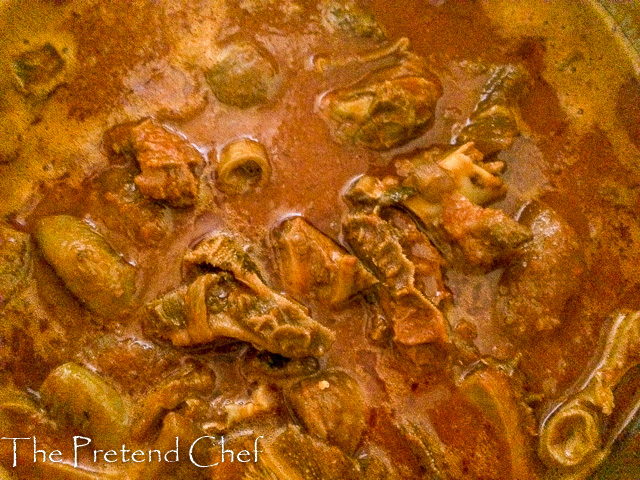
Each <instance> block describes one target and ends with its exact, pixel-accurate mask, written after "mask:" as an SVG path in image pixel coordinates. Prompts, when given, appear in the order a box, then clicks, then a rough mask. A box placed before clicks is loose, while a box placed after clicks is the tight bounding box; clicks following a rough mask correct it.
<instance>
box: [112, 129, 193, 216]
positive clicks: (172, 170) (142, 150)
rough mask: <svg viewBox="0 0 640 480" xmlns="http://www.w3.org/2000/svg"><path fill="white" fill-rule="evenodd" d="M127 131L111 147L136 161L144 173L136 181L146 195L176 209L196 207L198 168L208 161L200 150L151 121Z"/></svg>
mask: <svg viewBox="0 0 640 480" xmlns="http://www.w3.org/2000/svg"><path fill="white" fill-rule="evenodd" d="M123 127H124V126H123ZM124 130H125V131H126V133H124V135H123V138H117V139H116V140H115V142H114V143H113V144H112V145H111V148H112V149H113V150H114V151H115V152H116V153H122V154H125V155H126V154H130V155H132V156H133V157H134V158H135V160H136V162H137V163H138V167H139V168H140V171H141V172H140V174H139V175H137V176H136V177H135V179H134V181H135V184H136V186H137V187H138V188H139V189H140V192H141V193H142V195H144V196H145V197H147V198H149V199H152V200H156V201H159V202H164V203H166V204H167V205H170V206H172V207H188V206H191V205H193V204H194V203H195V200H196V197H197V195H198V178H197V177H196V175H195V173H194V169H195V168H196V167H198V166H200V165H201V164H202V163H203V162H204V160H203V158H202V156H201V155H200V153H199V152H198V150H196V149H195V147H194V146H193V145H191V144H190V143H189V142H188V141H187V140H186V139H184V138H183V137H181V136H180V135H178V134H177V133H174V132H171V131H169V130H167V129H166V128H164V127H162V126H161V125H159V124H157V123H156V122H155V121H153V120H151V119H148V118H147V119H145V120H142V121H141V122H140V123H137V124H135V125H133V126H127V127H124Z"/></svg>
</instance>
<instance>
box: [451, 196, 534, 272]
mask: <svg viewBox="0 0 640 480" xmlns="http://www.w3.org/2000/svg"><path fill="white" fill-rule="evenodd" d="M442 207H443V209H442V227H443V229H444V231H445V233H446V234H447V236H448V238H449V239H450V241H451V242H452V243H453V244H454V246H455V247H456V248H457V249H458V250H459V253H460V254H461V256H462V258H463V262H465V263H467V264H468V267H470V268H471V269H477V268H480V269H482V270H491V269H493V268H495V267H497V266H500V265H505V264H506V263H508V262H509V260H511V259H512V258H514V257H515V256H516V255H517V254H518V253H519V248H520V247H521V246H522V245H524V244H525V243H526V242H528V241H529V240H530V239H531V233H530V230H529V229H528V228H527V227H526V226H524V225H521V224H519V223H518V222H516V221H515V220H514V219H512V218H511V217H509V216H508V215H506V214H505V213H503V212H502V211H500V210H495V209H492V208H482V207H479V206H477V205H474V204H473V203H471V202H470V201H469V200H468V199H467V198H466V197H464V196H462V195H460V194H458V193H454V194H451V195H448V196H447V197H445V199H444V200H443V203H442Z"/></svg>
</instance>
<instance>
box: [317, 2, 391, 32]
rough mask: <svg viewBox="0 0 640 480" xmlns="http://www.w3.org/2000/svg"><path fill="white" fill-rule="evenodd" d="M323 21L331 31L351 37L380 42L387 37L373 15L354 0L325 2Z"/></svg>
mask: <svg viewBox="0 0 640 480" xmlns="http://www.w3.org/2000/svg"><path fill="white" fill-rule="evenodd" d="M322 20H323V23H324V24H325V25H326V26H327V28H328V29H329V30H331V31H337V32H340V33H344V34H346V35H349V36H353V37H361V38H375V39H378V40H381V39H384V38H385V37H386V35H385V33H384V30H383V29H382V27H381V26H380V24H379V23H378V22H377V20H376V18H375V17H374V16H373V14H371V13H369V12H367V11H366V10H364V9H363V8H362V7H361V6H360V5H358V4H357V3H356V2H354V1H353V0H325V1H324V2H323V6H322Z"/></svg>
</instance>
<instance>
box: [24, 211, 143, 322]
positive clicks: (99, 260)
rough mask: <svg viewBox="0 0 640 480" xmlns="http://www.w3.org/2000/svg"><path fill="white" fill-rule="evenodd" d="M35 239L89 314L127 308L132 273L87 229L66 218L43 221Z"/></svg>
mask: <svg viewBox="0 0 640 480" xmlns="http://www.w3.org/2000/svg"><path fill="white" fill-rule="evenodd" d="M35 237H36V241H37V242H38V245H39V246H40V248H41V249H42V253H43V254H44V257H45V258H46V259H47V261H48V262H49V263H50V264H51V266H53V268H54V270H55V271H56V273H57V274H58V275H59V276H60V278H61V279H62V280H63V281H64V283H65V285H66V286H67V288H68V289H69V290H71V293H73V294H74V295H75V296H76V297H78V299H79V300H80V301H82V303H84V304H85V305H86V306H87V307H88V308H89V309H90V310H93V311H94V312H96V313H99V314H101V315H109V314H112V313H113V312H114V311H119V310H122V309H124V308H126V307H127V306H128V304H129V302H130V301H131V298H132V297H133V294H134V292H135V269H134V267H133V266H132V265H130V264H128V263H127V262H125V261H124V259H123V258H122V257H121V256H119V255H118V254H117V253H116V252H115V251H114V250H113V249H112V248H111V246H110V245H109V244H108V243H107V242H106V241H105V240H104V239H103V238H102V237H101V236H100V235H99V234H97V233H96V232H95V231H93V229H91V227H89V225H87V224H86V223H84V222H82V221H80V220H78V219H77V218H74V217H70V216H67V215H58V216H53V217H46V218H43V219H42V220H40V221H39V223H38V225H37V228H36V234H35Z"/></svg>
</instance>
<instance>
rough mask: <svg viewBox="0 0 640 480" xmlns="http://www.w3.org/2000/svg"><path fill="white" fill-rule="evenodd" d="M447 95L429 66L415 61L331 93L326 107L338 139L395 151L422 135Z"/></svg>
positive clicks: (323, 104) (323, 108)
mask: <svg viewBox="0 0 640 480" xmlns="http://www.w3.org/2000/svg"><path fill="white" fill-rule="evenodd" d="M441 95H442V87H441V85H440V82H439V81H438V79H437V78H436V77H435V76H434V75H433V74H432V73H431V72H429V71H428V69H427V68H426V66H425V65H424V62H422V61H421V60H419V59H418V58H417V57H409V60H406V61H405V62H404V63H403V64H401V65H400V66H399V67H395V68H391V69H387V70H384V71H382V72H378V73H376V74H374V75H372V76H371V77H368V78H366V79H365V80H364V81H363V82H361V83H359V84H356V85H354V86H352V87H348V88H342V89H339V90H335V91H332V92H329V93H328V94H327V95H325V96H324V97H323V98H322V101H321V103H320V109H321V112H322V115H323V117H324V118H325V120H326V121H327V123H328V124H329V127H330V130H331V132H332V134H333V136H334V138H335V139H336V140H337V141H338V142H340V143H355V144H358V145H362V146H364V147H367V148H371V149H373V150H389V149H390V148H393V147H397V146H400V145H402V144H405V143H407V142H408V141H410V140H412V139H414V138H416V137H418V136H420V135H422V134H423V133H424V131H425V130H426V129H427V127H428V125H429V123H430V121H431V120H432V119H433V115H434V111H435V106H436V102H437V101H438V99H439V98H440V96H441Z"/></svg>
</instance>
